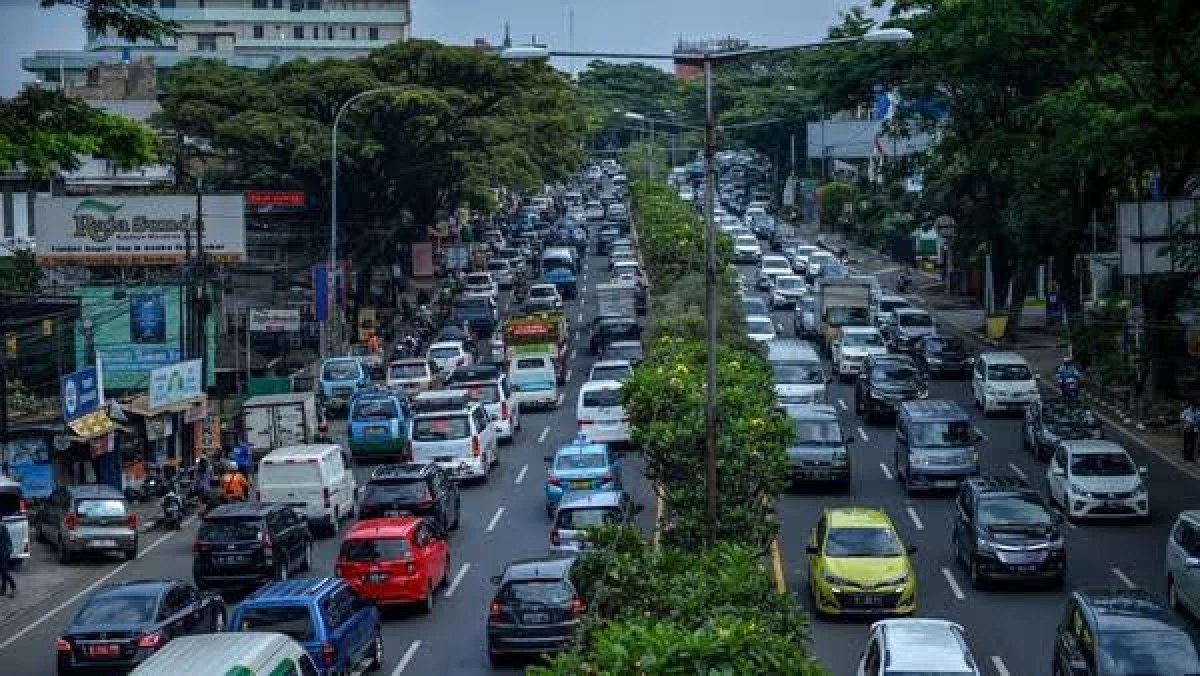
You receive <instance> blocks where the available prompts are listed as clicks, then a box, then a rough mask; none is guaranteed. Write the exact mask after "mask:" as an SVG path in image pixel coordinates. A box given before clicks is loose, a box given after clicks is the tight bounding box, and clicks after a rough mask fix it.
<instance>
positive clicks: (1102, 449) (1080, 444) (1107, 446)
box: [1059, 439, 1128, 455]
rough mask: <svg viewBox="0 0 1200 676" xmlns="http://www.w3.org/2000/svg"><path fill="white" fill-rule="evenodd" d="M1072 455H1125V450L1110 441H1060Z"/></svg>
mask: <svg viewBox="0 0 1200 676" xmlns="http://www.w3.org/2000/svg"><path fill="white" fill-rule="evenodd" d="M1059 443H1061V444H1062V445H1063V446H1064V447H1065V448H1066V449H1067V452H1068V453H1070V454H1071V455H1088V454H1094V453H1125V454H1126V455H1128V453H1127V452H1126V450H1125V448H1124V447H1123V446H1121V445H1120V444H1118V443H1116V442H1112V441H1109V440H1108V439H1064V440H1062V441H1060V442H1059Z"/></svg>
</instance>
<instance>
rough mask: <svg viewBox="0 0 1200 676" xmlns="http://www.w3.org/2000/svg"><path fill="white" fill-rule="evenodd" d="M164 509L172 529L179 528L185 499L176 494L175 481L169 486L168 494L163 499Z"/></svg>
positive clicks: (164, 515)
mask: <svg viewBox="0 0 1200 676" xmlns="http://www.w3.org/2000/svg"><path fill="white" fill-rule="evenodd" d="M162 509H163V517H164V518H165V519H166V521H167V525H168V526H170V527H172V528H174V527H176V526H178V525H179V522H180V520H181V519H182V518H183V498H181V497H179V493H176V492H175V482H173V481H172V482H169V483H168V484H167V493H166V495H164V496H163V499H162Z"/></svg>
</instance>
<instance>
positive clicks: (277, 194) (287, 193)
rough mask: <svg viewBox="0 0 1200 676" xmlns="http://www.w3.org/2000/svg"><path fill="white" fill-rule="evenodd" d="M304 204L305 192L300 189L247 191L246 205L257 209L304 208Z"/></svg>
mask: <svg viewBox="0 0 1200 676" xmlns="http://www.w3.org/2000/svg"><path fill="white" fill-rule="evenodd" d="M304 204H305V201H304V192H302V191H300V190H249V191H247V192H246V206H247V207H252V208H253V209H255V210H261V209H264V208H266V209H269V208H271V207H285V208H291V209H303V208H304Z"/></svg>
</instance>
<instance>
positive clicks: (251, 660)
mask: <svg viewBox="0 0 1200 676" xmlns="http://www.w3.org/2000/svg"><path fill="white" fill-rule="evenodd" d="M289 645H294V646H295V648H294V649H295V650H303V647H302V646H300V645H298V644H296V642H295V641H293V640H292V639H291V638H289V637H287V636H284V635H283V634H277V633H272V632H260V631H228V632H221V633H218V634H192V635H190V636H179V637H176V638H172V639H171V640H170V641H169V642H167V644H166V645H165V646H163V647H162V649H161V650H158V651H157V652H155V653H154V655H153V656H151V658H150V659H149V660H147V661H145V662H143V663H142V665H141V666H139V667H138V669H137V673H138V674H141V675H144V676H167V675H170V676H174V675H175V674H178V673H180V668H181V665H192V664H196V665H199V664H203V665H204V667H203V669H204V672H205V673H209V674H241V673H253V672H249V671H246V669H247V668H248V667H246V665H249V664H254V665H258V664H269V663H270V662H268V660H269V659H271V658H273V657H275V656H276V655H280V654H286V652H284V651H285V649H286V647H287V646H289Z"/></svg>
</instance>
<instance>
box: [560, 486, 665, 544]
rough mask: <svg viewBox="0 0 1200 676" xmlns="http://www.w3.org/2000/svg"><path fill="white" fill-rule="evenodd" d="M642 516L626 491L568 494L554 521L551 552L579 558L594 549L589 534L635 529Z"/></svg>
mask: <svg viewBox="0 0 1200 676" xmlns="http://www.w3.org/2000/svg"><path fill="white" fill-rule="evenodd" d="M641 512H642V505H639V504H636V503H634V501H633V498H631V497H629V494H628V493H626V492H625V491H622V490H592V491H577V492H568V493H567V494H566V495H565V496H564V497H563V498H562V499H561V500H560V501H559V503H558V506H557V508H556V509H555V510H554V514H553V516H552V517H551V519H552V525H551V527H550V551H552V552H556V553H559V554H575V553H578V552H583V551H586V550H588V549H590V548H591V547H592V543H591V542H589V541H588V537H587V531H588V530H590V529H592V528H599V527H601V526H609V525H633V521H634V517H635V516H636V515H637V514H640V513H641Z"/></svg>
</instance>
